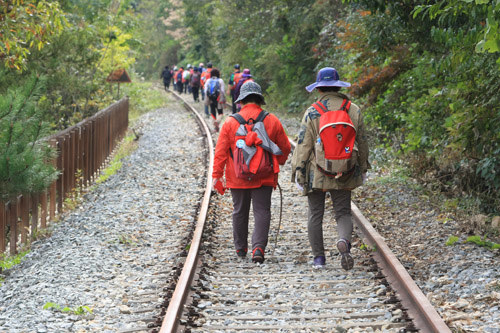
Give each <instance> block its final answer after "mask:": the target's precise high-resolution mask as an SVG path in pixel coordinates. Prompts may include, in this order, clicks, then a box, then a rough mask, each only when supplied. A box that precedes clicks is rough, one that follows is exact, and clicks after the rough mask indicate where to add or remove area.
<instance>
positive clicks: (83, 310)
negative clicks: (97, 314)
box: [43, 302, 93, 316]
mask: <svg viewBox="0 0 500 333" xmlns="http://www.w3.org/2000/svg"><path fill="white" fill-rule="evenodd" d="M43 309H44V310H54V311H59V312H62V313H70V314H74V315H77V316H83V315H86V314H92V313H93V311H92V309H91V308H90V307H89V306H87V305H80V306H77V307H76V308H70V307H68V306H65V307H62V306H61V305H59V304H57V303H54V302H47V303H45V305H44V306H43Z"/></svg>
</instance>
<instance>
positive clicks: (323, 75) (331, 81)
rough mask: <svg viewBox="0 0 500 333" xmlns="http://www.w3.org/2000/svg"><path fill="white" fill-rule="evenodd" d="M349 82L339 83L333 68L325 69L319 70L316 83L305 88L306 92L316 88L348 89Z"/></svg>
mask: <svg viewBox="0 0 500 333" xmlns="http://www.w3.org/2000/svg"><path fill="white" fill-rule="evenodd" d="M350 86H351V84H350V83H349V82H344V81H340V77H339V73H338V72H337V70H336V69H335V68H332V67H325V68H322V69H320V70H319V72H318V75H317V76H316V82H314V83H313V84H310V85H308V86H307V87H306V90H307V91H308V92H311V91H313V89H314V88H318V87H350Z"/></svg>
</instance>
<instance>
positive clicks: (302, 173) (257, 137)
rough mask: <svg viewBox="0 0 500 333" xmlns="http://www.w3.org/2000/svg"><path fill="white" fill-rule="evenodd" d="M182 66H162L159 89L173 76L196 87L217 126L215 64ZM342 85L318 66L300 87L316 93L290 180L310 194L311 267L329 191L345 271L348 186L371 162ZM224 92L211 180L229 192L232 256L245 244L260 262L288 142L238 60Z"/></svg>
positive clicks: (319, 257) (319, 260) (320, 252)
mask: <svg viewBox="0 0 500 333" xmlns="http://www.w3.org/2000/svg"><path fill="white" fill-rule="evenodd" d="M187 68H188V69H187V70H186V71H189V75H184V74H183V73H185V72H186V71H184V69H183V68H182V67H180V68H179V69H178V70H177V71H176V70H175V68H174V70H171V71H170V74H164V73H165V71H169V69H168V66H167V67H165V70H164V71H163V73H162V78H163V82H164V85H165V89H169V85H170V81H171V80H173V82H174V86H175V90H176V91H178V92H179V93H182V92H184V93H188V92H189V93H192V94H193V99H194V101H199V99H198V90H199V89H200V88H201V91H202V100H205V113H206V114H207V115H209V111H208V109H209V108H210V114H211V116H212V117H213V119H214V125H215V129H216V131H219V128H218V121H217V120H218V117H219V116H221V115H222V112H223V111H222V110H223V105H224V103H225V102H226V97H225V96H226V93H225V86H224V82H223V80H222V79H221V78H220V72H219V70H218V69H217V68H212V64H210V63H209V64H207V69H206V70H205V69H204V68H203V64H202V63H200V66H199V67H191V66H190V65H188V66H187ZM195 76H197V77H196V78H195V79H194V80H193V78H194V77H195ZM347 87H350V83H348V82H345V81H341V80H340V77H339V74H338V72H337V70H336V69H335V68H332V67H325V68H322V69H321V70H319V71H318V73H317V76H316V81H315V82H314V83H312V84H310V85H308V86H307V87H306V90H307V91H308V92H313V91H314V90H316V91H317V92H318V95H319V96H318V100H317V102H315V103H313V104H312V105H311V106H310V107H308V108H307V110H306V111H305V113H304V116H303V118H302V122H301V125H300V131H299V134H298V139H297V146H296V147H295V150H294V152H293V156H292V163H291V164H292V177H291V181H292V182H293V183H295V184H296V186H297V188H298V190H299V191H300V193H301V194H302V195H304V196H307V200H308V207H309V208H308V222H307V230H308V236H309V243H310V246H311V249H312V254H313V266H314V267H316V268H322V267H324V266H325V265H326V256H325V247H324V242H323V216H324V212H325V199H326V194H327V192H328V193H329V194H330V197H331V199H332V202H333V209H334V215H335V220H336V222H337V233H338V237H339V238H338V240H337V243H336V245H337V249H338V251H339V254H340V263H341V266H342V268H343V269H345V270H350V269H352V268H353V266H354V260H353V258H352V256H351V246H352V245H351V240H352V233H353V221H352V216H351V192H352V190H353V189H355V188H356V187H358V186H361V185H362V184H363V183H364V182H365V181H366V173H367V170H368V169H370V163H369V162H368V153H369V151H368V142H367V138H366V134H365V128H364V122H363V115H362V114H361V112H360V108H359V107H358V106H357V105H356V104H354V103H352V102H351V101H350V99H349V97H347V96H346V95H345V94H343V93H341V92H340V90H341V89H342V88H347ZM227 93H228V94H230V95H231V98H232V114H231V115H230V116H229V117H228V118H227V119H226V120H225V122H224V123H223V126H222V128H221V129H220V133H219V136H218V138H217V144H216V147H215V158H214V166H213V173H212V178H213V180H212V185H213V188H214V190H215V191H217V192H218V193H220V194H221V195H223V194H224V193H225V190H226V189H229V190H230V191H231V196H232V201H233V213H232V225H233V238H234V247H235V250H236V255H237V256H238V257H240V258H245V257H246V255H247V252H248V250H249V248H250V249H251V253H252V261H253V262H256V263H263V262H264V255H265V250H266V247H267V244H268V234H269V229H270V222H271V194H272V191H273V189H276V186H277V185H278V173H279V171H280V168H279V166H280V165H284V164H285V162H286V161H287V159H288V155H289V154H290V152H291V145H290V142H289V140H288V137H287V135H286V133H285V130H284V128H283V125H282V124H281V122H280V120H279V119H278V118H277V117H276V116H275V115H274V114H272V113H269V112H267V111H264V110H263V109H262V106H263V105H265V104H266V103H265V100H264V96H263V94H262V90H261V87H260V85H259V84H258V83H256V82H255V81H254V80H253V79H252V75H251V74H250V70H248V69H245V70H243V72H240V65H235V66H234V71H233V73H232V74H231V76H230V78H229V82H228V91H227ZM205 96H206V98H205ZM250 206H252V208H253V215H254V230H253V233H252V240H251V247H249V244H248V235H249V231H248V227H249V212H250Z"/></svg>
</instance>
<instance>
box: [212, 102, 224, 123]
mask: <svg viewBox="0 0 500 333" xmlns="http://www.w3.org/2000/svg"><path fill="white" fill-rule="evenodd" d="M218 106H219V103H217V102H210V113H211V114H212V117H213V118H214V119H217V115H218V114H222V109H218V108H217V107H218Z"/></svg>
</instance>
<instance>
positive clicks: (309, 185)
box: [291, 67, 370, 270]
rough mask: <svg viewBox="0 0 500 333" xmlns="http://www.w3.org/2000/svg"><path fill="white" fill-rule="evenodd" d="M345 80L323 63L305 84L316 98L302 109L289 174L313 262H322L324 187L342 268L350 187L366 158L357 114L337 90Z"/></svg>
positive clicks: (347, 247) (347, 260)
mask: <svg viewBox="0 0 500 333" xmlns="http://www.w3.org/2000/svg"><path fill="white" fill-rule="evenodd" d="M350 86H351V84H350V83H349V82H345V81H341V80H340V76H339V73H338V72H337V70H336V69H335V68H332V67H325V68H322V69H321V70H320V71H319V72H318V73H317V76H316V82H314V83H312V84H310V85H308V86H307V87H306V90H307V91H308V92H313V91H314V90H316V91H317V92H318V93H319V98H318V100H317V102H316V103H314V104H313V105H311V106H310V107H309V108H308V109H307V110H306V111H305V113H304V117H303V118H302V123H301V127H300V131H299V134H298V139H297V146H296V148H295V150H294V153H293V156H292V179H291V180H292V182H294V183H295V184H296V185H297V187H298V189H299V191H300V192H301V194H302V195H305V196H307V200H308V205H309V208H308V222H307V231H308V236H309V243H310V245H311V249H312V254H313V266H314V267H316V268H322V267H324V266H325V265H326V256H325V252H326V251H325V247H324V242H323V216H324V212H325V198H326V192H329V193H330V196H331V198H332V201H333V208H334V214H335V220H336V222H337V233H338V237H339V238H338V240H337V243H336V246H337V249H338V251H339V255H340V264H341V266H342V268H343V269H345V270H350V269H352V268H353V266H354V260H353V258H352V255H351V246H352V245H351V239H352V231H353V222H352V216H351V192H352V190H353V189H355V188H356V187H358V186H361V185H362V184H363V183H364V181H365V179H366V172H367V170H368V169H369V168H370V163H369V162H368V141H367V137H366V133H365V125H364V122H363V115H362V113H361V111H360V108H359V107H358V106H357V105H356V104H354V103H352V102H351V101H350V99H349V97H347V96H346V95H344V94H342V93H341V92H340V90H341V89H342V88H348V87H350Z"/></svg>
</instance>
